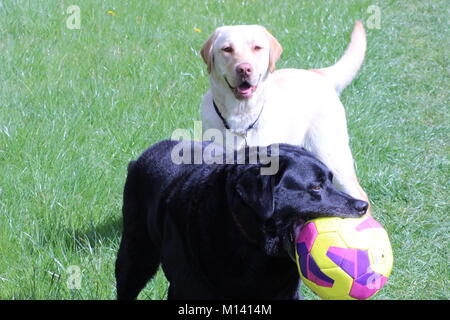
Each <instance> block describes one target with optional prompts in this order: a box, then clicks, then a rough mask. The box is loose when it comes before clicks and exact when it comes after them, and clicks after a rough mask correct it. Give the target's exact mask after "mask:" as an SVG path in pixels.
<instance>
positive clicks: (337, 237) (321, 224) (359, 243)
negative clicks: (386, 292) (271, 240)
mask: <svg viewBox="0 0 450 320" xmlns="http://www.w3.org/2000/svg"><path fill="white" fill-rule="evenodd" d="M296 249H297V250H296V257H297V265H298V269H299V272H300V277H301V278H302V280H303V282H304V283H305V284H306V285H307V286H308V287H309V288H310V289H311V290H312V291H313V292H315V293H316V294H317V295H318V296H319V297H321V298H322V299H338V300H344V299H345V300H347V299H367V298H369V297H371V296H373V295H374V294H375V293H377V292H378V291H379V290H380V289H381V287H383V286H384V284H385V283H386V281H387V279H388V277H389V275H390V273H391V270H392V264H393V256H392V249H391V244H390V242H389V237H388V235H387V233H386V230H384V228H383V227H382V226H381V225H380V224H379V223H378V222H377V221H375V220H374V219H373V218H372V217H370V216H364V217H362V218H355V219H354V218H317V219H313V220H309V221H307V222H306V223H305V225H304V226H303V228H302V229H301V231H300V232H299V234H298V236H297V239H296Z"/></svg>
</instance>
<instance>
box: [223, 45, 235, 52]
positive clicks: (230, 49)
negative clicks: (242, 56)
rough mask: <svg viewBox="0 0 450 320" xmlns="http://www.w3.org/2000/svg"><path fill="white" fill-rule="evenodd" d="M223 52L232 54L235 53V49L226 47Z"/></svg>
mask: <svg viewBox="0 0 450 320" xmlns="http://www.w3.org/2000/svg"><path fill="white" fill-rule="evenodd" d="M222 51H225V52H228V53H231V52H233V48H232V47H231V46H226V47H224V48H222Z"/></svg>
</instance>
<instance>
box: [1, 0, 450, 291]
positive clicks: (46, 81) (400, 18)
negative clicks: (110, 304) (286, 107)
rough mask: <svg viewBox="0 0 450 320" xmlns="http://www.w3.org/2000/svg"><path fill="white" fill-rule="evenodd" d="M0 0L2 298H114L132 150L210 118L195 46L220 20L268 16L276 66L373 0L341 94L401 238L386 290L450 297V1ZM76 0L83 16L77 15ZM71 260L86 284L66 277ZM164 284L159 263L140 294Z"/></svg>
mask: <svg viewBox="0 0 450 320" xmlns="http://www.w3.org/2000/svg"><path fill="white" fill-rule="evenodd" d="M0 3H1V4H2V5H1V6H0V35H1V37H0V82H1V86H0V166H1V170H0V299H112V298H114V296H115V288H114V285H115V280H114V276H113V274H114V261H115V255H116V251H117V248H118V243H119V237H120V231H121V229H120V228H121V202H122V190H123V184H124V180H125V177H126V167H127V163H128V161H129V160H131V159H134V158H136V157H137V156H138V155H139V154H140V153H141V152H142V151H143V150H144V149H145V148H147V147H148V146H150V145H151V144H153V143H154V142H156V141H159V140H161V139H163V138H168V137H170V135H171V133H172V131H173V130H174V129H175V128H192V126H193V120H199V119H200V112H199V105H200V100H201V97H202V94H203V93H204V92H205V91H206V90H207V87H208V81H207V75H206V70H205V69H206V68H205V66H204V65H203V62H202V59H201V58H200V56H199V49H200V48H201V46H202V44H203V42H204V41H205V40H206V39H207V38H208V36H209V34H210V33H211V32H212V31H213V30H214V28H215V27H217V26H220V25H224V24H253V23H257V24H262V25H264V26H266V27H267V28H268V29H269V30H270V31H271V32H272V33H273V34H274V35H275V36H276V37H277V38H278V39H279V41H280V42H281V43H282V45H283V47H284V53H283V56H282V58H281V60H280V61H279V63H278V67H279V68H282V67H298V68H309V67H321V66H327V65H330V64H332V63H333V62H334V61H335V60H336V59H337V58H338V57H339V56H340V55H341V54H342V52H343V50H344V48H345V46H346V44H347V42H348V39H349V34H350V32H351V29H352V27H353V23H354V20H356V19H360V20H362V21H363V22H366V21H367V20H368V19H369V18H370V14H369V13H368V12H367V7H368V6H369V5H377V6H379V8H380V9H381V25H380V29H368V30H367V33H368V53H367V58H366V61H365V63H364V66H363V69H362V70H361V72H360V74H359V76H358V78H357V79H356V80H355V81H354V82H353V83H352V85H351V86H350V87H349V88H347V89H346V90H345V91H344V92H343V94H342V101H343V103H344V105H345V106H346V110H347V116H348V123H349V132H350V136H351V145H352V150H353V154H354V157H355V159H356V162H357V168H358V176H359V178H360V181H361V184H362V185H363V187H364V189H365V190H366V191H367V193H368V194H369V197H370V198H371V201H372V204H373V211H374V215H375V217H376V219H378V220H379V221H380V222H381V223H382V224H383V225H384V226H385V227H386V229H387V230H388V232H389V234H390V237H391V241H392V245H393V249H394V257H395V265H394V270H393V273H392V276H391V278H390V280H389V282H388V284H387V285H386V287H385V288H384V289H383V290H382V291H381V292H380V293H379V294H378V295H377V296H376V297H377V298H378V299H449V298H450V293H449V282H450V281H449V278H450V276H449V249H448V248H449V220H448V210H449V203H448V198H449V192H448V186H449V172H450V168H449V156H448V155H449V151H450V148H449V143H448V141H449V123H450V119H449V112H448V88H449V84H450V83H449V82H450V81H449V74H448V61H449V56H448V52H449V49H450V44H449V39H450V35H449V32H448V30H449V22H448V14H449V9H448V4H447V1H445V0H436V1H434V0H428V1H420V0H414V1H375V2H371V1H337V0H334V1H324V0H323V1H314V2H311V1H298V0H289V1H263V0H244V1H242V0H239V1H208V0H205V1H199V2H193V1H176V2H175V1H137V0H136V1H131V0H121V1H119V0H116V1H87V0H77V1H72V0H70V1H69V0H64V1H42V0H41V1H34V0H28V1H25V0H11V1H0ZM72 4H76V5H78V6H79V7H80V9H81V29H80V30H69V29H67V28H66V18H67V16H68V14H67V13H65V10H66V8H67V7H68V6H69V5H72ZM108 10H114V12H115V16H113V15H111V14H108V13H107V11H108ZM194 28H200V29H201V32H196V31H194ZM71 265H76V266H79V267H80V270H81V273H82V278H81V288H80V289H79V290H71V289H69V287H68V285H67V281H68V280H70V279H71V278H70V277H71V275H70V274H69V273H68V272H67V268H68V267H69V266H71ZM302 293H303V294H304V295H305V297H306V298H308V299H310V298H311V299H312V298H314V296H313V295H312V294H311V293H310V292H309V291H308V290H307V289H305V288H303V289H302ZM166 294H167V282H166V280H165V278H164V275H163V273H162V272H159V273H158V276H157V277H156V278H155V279H154V280H152V281H151V282H150V283H149V284H148V286H147V288H146V289H145V290H144V291H143V292H142V294H141V295H140V298H143V299H161V298H165V296H166Z"/></svg>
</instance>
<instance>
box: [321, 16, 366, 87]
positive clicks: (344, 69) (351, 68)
mask: <svg viewBox="0 0 450 320" xmlns="http://www.w3.org/2000/svg"><path fill="white" fill-rule="evenodd" d="M366 47H367V41H366V32H365V31H364V27H363V24H362V23H361V21H356V23H355V27H354V28H353V32H352V37H351V41H350V44H349V45H348V47H347V49H346V50H345V52H344V54H343V56H342V57H341V58H340V59H339V60H338V62H336V63H335V64H334V65H332V66H331V67H328V68H322V69H316V70H312V71H315V72H317V73H319V74H322V75H324V76H325V77H327V78H328V79H329V80H330V81H331V82H332V83H333V84H334V88H335V89H336V92H337V93H338V94H339V93H341V91H342V90H344V88H345V87H346V86H348V85H349V84H350V82H352V80H353V78H354V77H355V76H356V74H357V73H358V70H359V68H360V67H361V65H362V63H363V61H364V55H365V53H366Z"/></svg>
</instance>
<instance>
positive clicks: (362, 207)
mask: <svg viewBox="0 0 450 320" xmlns="http://www.w3.org/2000/svg"><path fill="white" fill-rule="evenodd" d="M368 208H369V204H368V203H367V202H366V201H362V200H356V201H355V209H356V211H358V214H360V215H361V216H362V215H365V214H366V212H367V209H368Z"/></svg>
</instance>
